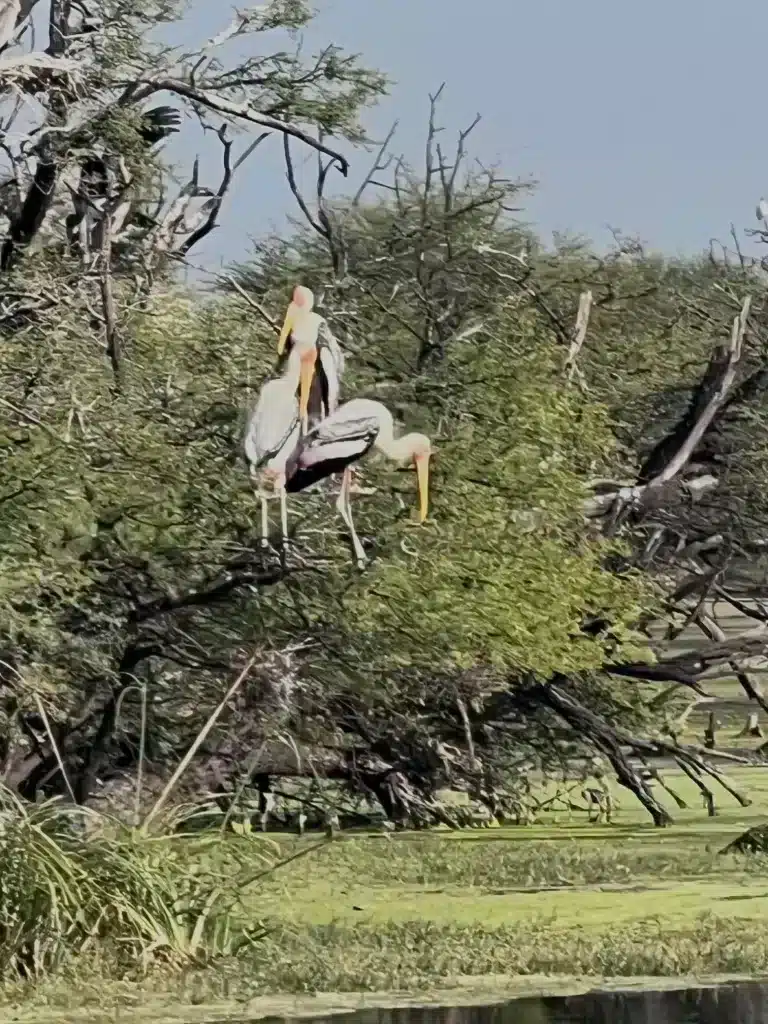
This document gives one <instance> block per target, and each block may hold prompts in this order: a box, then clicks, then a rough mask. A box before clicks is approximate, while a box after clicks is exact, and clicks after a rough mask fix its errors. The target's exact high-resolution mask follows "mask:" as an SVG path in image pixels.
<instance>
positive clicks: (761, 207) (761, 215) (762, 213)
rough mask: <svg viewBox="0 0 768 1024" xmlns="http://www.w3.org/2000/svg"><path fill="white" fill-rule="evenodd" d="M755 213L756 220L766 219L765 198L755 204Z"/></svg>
mask: <svg viewBox="0 0 768 1024" xmlns="http://www.w3.org/2000/svg"><path fill="white" fill-rule="evenodd" d="M755 214H756V215H757V219H758V220H768V203H767V202H766V201H765V199H761V200H760V202H759V203H758V204H757V209H756V210H755Z"/></svg>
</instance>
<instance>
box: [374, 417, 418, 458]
mask: <svg viewBox="0 0 768 1024" xmlns="http://www.w3.org/2000/svg"><path fill="white" fill-rule="evenodd" d="M375 444H376V447H377V448H378V449H379V451H380V452H381V453H382V454H383V455H386V457H387V458H388V459H392V461H393V462H406V461H407V460H408V459H410V458H411V457H412V456H413V448H412V446H411V436H410V434H406V435H405V436H404V437H395V427H394V423H393V422H392V420H384V421H383V422H382V423H381V426H380V428H379V434H378V437H377V438H376V442H375Z"/></svg>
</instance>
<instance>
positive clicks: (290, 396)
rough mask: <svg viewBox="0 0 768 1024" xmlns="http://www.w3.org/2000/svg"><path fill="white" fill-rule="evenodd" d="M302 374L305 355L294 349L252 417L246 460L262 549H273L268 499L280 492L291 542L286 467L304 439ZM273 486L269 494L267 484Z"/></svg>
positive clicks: (285, 528)
mask: <svg viewBox="0 0 768 1024" xmlns="http://www.w3.org/2000/svg"><path fill="white" fill-rule="evenodd" d="M300 372H301V355H300V353H299V352H298V351H297V350H294V351H292V352H291V353H290V355H289V356H288V364H287V367H286V371H285V373H284V374H283V376H282V377H278V378H277V379H276V380H271V381H268V382H267V383H266V384H265V385H264V387H263V388H262V389H261V391H260V392H259V396H258V398H257V399H256V404H255V406H254V407H253V409H252V411H251V412H250V413H249V415H248V421H247V424H246V428H245V436H244V438H243V449H244V451H245V457H246V459H247V460H248V464H249V466H250V471H251V478H252V479H253V480H254V482H255V485H256V491H257V493H258V495H259V499H260V501H261V546H262V547H264V548H266V547H268V546H269V540H268V537H269V519H268V511H267V500H268V498H269V497H274V495H275V493H277V495H278V497H279V499H280V525H281V529H282V537H283V544H284V545H285V543H286V541H287V539H288V508H287V505H286V499H285V467H286V462H287V460H288V457H289V456H290V454H291V453H292V452H293V451H294V449H295V448H296V445H297V444H298V441H299V437H300V428H301V423H300V419H299V403H298V400H297V398H296V387H297V385H298V382H299V374H300ZM267 483H270V484H271V485H272V493H271V494H268V493H267V491H266V489H265V484H267Z"/></svg>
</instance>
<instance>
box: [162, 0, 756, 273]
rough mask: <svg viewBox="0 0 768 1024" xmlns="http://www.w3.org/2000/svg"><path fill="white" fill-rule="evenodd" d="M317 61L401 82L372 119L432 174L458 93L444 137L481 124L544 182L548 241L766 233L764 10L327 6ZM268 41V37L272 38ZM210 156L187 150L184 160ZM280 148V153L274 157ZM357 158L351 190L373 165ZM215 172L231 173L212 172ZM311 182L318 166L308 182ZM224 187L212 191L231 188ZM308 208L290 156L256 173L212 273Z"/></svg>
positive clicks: (656, 0) (196, 34)
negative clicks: (438, 97)
mask: <svg viewBox="0 0 768 1024" xmlns="http://www.w3.org/2000/svg"><path fill="white" fill-rule="evenodd" d="M315 6H316V8H317V10H318V16H317V19H316V21H315V22H314V23H313V25H312V26H311V28H310V29H309V30H308V31H307V32H306V33H305V36H304V38H305V45H306V47H307V49H308V50H310V51H311V50H317V49H319V48H320V47H321V46H323V45H325V44H327V43H330V42H332V43H335V44H337V45H339V46H341V47H343V48H345V49H347V50H351V51H353V52H359V53H361V54H362V55H363V56H364V58H365V60H366V62H367V63H368V64H369V65H370V66H374V67H377V68H379V69H381V70H383V71H386V72H387V73H388V74H389V75H390V76H391V77H392V78H393V79H394V80H395V84H394V86H393V88H392V92H391V95H390V97H388V98H387V99H385V100H384V101H382V102H381V103H380V105H379V106H378V108H376V109H375V110H374V111H373V112H372V113H371V114H370V115H369V117H368V118H367V121H366V123H367V125H369V126H370V130H371V133H372V134H373V135H374V136H376V137H381V136H383V135H384V134H385V133H386V130H387V128H388V127H389V125H390V124H391V122H392V121H393V120H394V119H395V118H399V119H400V129H399V132H398V136H397V148H398V150H399V151H401V152H403V153H404V155H405V157H406V159H408V160H409V161H411V162H413V163H418V162H419V161H420V160H421V159H422V151H423V141H424V129H425V124H426V112H427V109H428V98H427V94H428V92H430V91H434V90H435V89H436V88H437V87H438V86H439V85H440V83H441V82H443V81H445V82H446V87H445V92H444V100H443V104H442V115H441V119H442V123H443V124H444V126H445V128H446V131H445V133H444V135H445V136H446V141H447V137H448V135H449V134H454V133H455V131H456V130H457V129H458V128H459V127H460V126H463V125H465V124H466V123H468V122H469V121H471V120H472V118H473V117H474V115H475V113H476V112H480V113H481V114H482V115H483V121H482V122H481V124H480V125H479V127H478V128H477V129H476V131H475V133H474V136H473V149H472V151H473V153H474V154H476V155H477V156H478V157H479V158H480V159H481V160H482V161H483V162H485V163H493V162H495V161H498V162H499V163H500V164H501V166H502V167H503V169H504V171H505V172H506V173H507V174H508V175H510V176H517V175H523V176H532V177H534V178H536V179H537V180H538V181H539V183H540V184H539V188H538V192H537V194H536V195H535V197H534V198H533V199H532V200H531V201H530V203H529V205H528V210H527V217H526V219H528V220H531V221H533V222H534V223H535V224H536V225H537V226H538V227H539V229H540V231H541V232H542V233H543V235H544V236H545V237H548V238H549V237H551V232H552V231H553V230H560V231H568V232H578V233H582V234H586V235H587V236H589V237H590V238H592V239H594V240H595V241H596V242H597V243H598V244H600V245H604V244H606V241H607V240H608V239H609V237H610V236H609V234H608V231H607V227H608V225H610V226H612V227H614V228H618V229H620V230H621V231H623V232H625V233H627V234H632V235H635V234H636V235H639V236H640V237H641V238H642V239H643V241H645V242H646V243H647V244H648V245H649V247H650V248H652V249H662V250H665V251H667V252H670V253H677V252H680V253H688V252H693V251H698V250H701V249H703V248H705V247H706V246H707V245H708V243H709V239H710V238H711V237H713V236H714V237H717V238H720V239H722V240H726V239H727V235H728V232H729V228H730V223H731V221H733V222H734V223H735V224H736V226H737V228H738V229H739V230H741V229H742V228H743V227H745V226H747V227H753V226H756V222H755V219H754V218H755V214H754V209H755V205H756V203H757V200H758V199H759V198H760V196H761V195H763V194H765V195H766V196H768V92H767V91H766V84H765V69H764V65H765V54H766V49H765V40H766V38H768V34H767V33H766V31H764V30H765V29H766V27H768V8H766V5H765V3H764V0H732V2H730V3H724V2H723V0H643V2H642V3H633V2H630V0H581V2H578V3H577V2H575V0H525V2H521V0H469V2H468V0H316V3H315ZM228 15H229V8H228V7H227V6H225V4H223V3H222V4H221V5H220V4H219V3H218V2H214V0H194V2H193V3H192V6H191V10H190V13H189V14H188V15H187V18H186V22H185V24H184V25H183V26H182V33H183V37H184V39H185V40H190V41H191V40H192V39H199V38H203V37H206V36H208V35H210V34H212V33H214V32H215V31H217V30H218V29H219V28H221V27H223V25H224V24H225V23H226V21H227V20H228ZM267 38H269V37H265V39H267ZM197 146H199V140H198V138H197V137H195V136H193V135H190V134H187V135H185V137H184V138H183V139H181V140H178V141H177V142H176V143H175V145H174V148H173V156H174V158H180V157H181V156H185V157H187V158H191V157H192V156H193V155H194V152H195V148H196V147H197ZM267 147H268V149H267ZM367 159H368V158H367V157H366V156H365V154H360V155H359V156H358V157H356V158H355V159H354V160H353V165H352V174H351V176H352V179H353V180H354V178H355V176H356V174H357V173H360V172H361V171H362V170H363V169H364V167H365V165H366V162H367ZM204 166H205V167H206V168H210V170H211V172H213V171H214V170H215V165H211V164H209V163H208V161H207V160H206V161H205V162H204ZM305 174H306V180H307V184H309V183H310V181H311V166H309V165H308V167H307V170H306V172H305ZM214 183H215V182H214V181H211V184H214ZM291 202H292V200H291V196H290V194H289V192H288V188H287V184H286V182H285V178H284V175H283V171H282V163H281V159H280V151H279V144H278V142H277V141H276V140H269V141H268V142H267V143H266V146H265V150H262V151H261V152H260V155H259V154H256V155H255V156H254V157H253V158H252V159H251V161H250V164H249V165H248V166H247V167H246V168H244V169H243V173H242V176H241V178H240V181H239V182H238V186H237V188H236V190H235V192H234V194H233V196H232V197H231V199H230V202H229V203H228V205H227V209H226V211H225V212H224V215H223V217H222V227H221V228H220V229H219V230H218V232H217V233H216V235H215V236H214V237H212V238H211V239H210V241H209V242H208V243H207V244H206V246H205V248H204V249H201V250H200V251H199V253H198V259H199V260H201V262H205V263H207V264H209V265H211V264H216V263H219V262H221V261H222V260H228V259H232V258H238V257H241V256H242V255H244V253H245V252H246V251H247V247H248V239H249V236H254V235H261V234H264V233H266V232H268V231H269V230H270V229H271V228H280V227H281V226H282V224H283V223H284V220H283V218H284V216H285V212H286V211H288V210H289V209H291Z"/></svg>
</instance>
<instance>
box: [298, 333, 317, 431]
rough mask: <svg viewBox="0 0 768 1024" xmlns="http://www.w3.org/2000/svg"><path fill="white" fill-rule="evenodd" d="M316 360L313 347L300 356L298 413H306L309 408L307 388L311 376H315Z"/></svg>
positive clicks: (315, 350) (315, 351)
mask: <svg viewBox="0 0 768 1024" xmlns="http://www.w3.org/2000/svg"><path fill="white" fill-rule="evenodd" d="M316 360H317V349H315V348H313V349H312V350H311V351H310V352H308V353H307V354H306V355H305V356H302V358H301V369H300V371H299V415H300V416H302V417H304V416H306V415H307V409H308V408H309V389H310V388H311V387H312V378H313V377H314V376H315V361H316Z"/></svg>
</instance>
